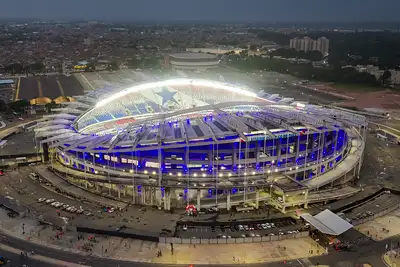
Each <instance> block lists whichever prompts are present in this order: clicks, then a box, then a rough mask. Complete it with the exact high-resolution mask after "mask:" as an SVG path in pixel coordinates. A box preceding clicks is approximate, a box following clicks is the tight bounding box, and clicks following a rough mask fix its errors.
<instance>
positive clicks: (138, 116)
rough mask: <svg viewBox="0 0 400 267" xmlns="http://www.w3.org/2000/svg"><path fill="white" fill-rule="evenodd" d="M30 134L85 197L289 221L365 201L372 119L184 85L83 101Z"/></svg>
mask: <svg viewBox="0 0 400 267" xmlns="http://www.w3.org/2000/svg"><path fill="white" fill-rule="evenodd" d="M75 98H76V100H77V101H76V102H70V103H67V104H66V105H65V106H64V107H62V108H59V109H56V110H54V111H55V113H54V114H51V115H46V116H44V118H43V119H41V121H40V122H39V123H38V125H37V127H36V129H35V135H36V139H37V141H38V142H40V143H41V144H43V147H46V148H47V147H48V148H49V151H50V160H51V168H52V170H53V171H55V172H56V173H58V174H59V175H65V176H66V177H68V179H69V180H70V181H71V182H73V183H77V184H79V185H82V186H84V187H86V188H88V189H92V190H95V191H97V192H99V193H103V194H108V195H111V196H113V197H116V198H125V199H129V200H130V201H131V202H133V203H135V204H142V205H155V206H158V207H160V208H164V209H165V210H170V209H171V208H185V207H187V206H192V205H193V206H195V207H196V208H197V209H200V208H211V207H218V208H224V209H225V208H226V209H228V210H230V209H231V208H233V207H235V208H237V209H238V208H253V207H254V208H259V207H260V205H261V203H264V202H265V203H267V202H269V204H271V205H273V206H275V207H276V208H278V209H279V210H281V211H282V212H287V211H288V209H291V208H297V207H300V206H301V207H307V206H308V204H311V203H317V202H326V201H329V200H333V199H339V198H345V197H348V196H350V195H352V194H355V193H357V192H358V191H359V189H358V188H353V187H352V181H353V180H354V179H356V178H357V176H358V174H359V171H360V168H361V164H362V157H363V152H364V147H365V133H366V119H365V117H363V116H360V115H356V114H353V113H348V112H344V111H342V110H338V109H334V108H328V107H322V106H317V105H311V104H308V103H300V102H295V101H293V99H290V98H282V97H280V96H278V95H275V94H274V95H270V94H265V93H261V94H257V93H255V92H253V91H252V90H251V89H248V88H244V87H243V86H236V85H231V84H227V83H222V82H217V81H210V80H202V79H188V78H177V79H168V80H160V81H155V82H143V83H138V84H136V85H134V86H131V87H128V88H125V89H114V90H110V89H109V88H108V89H107V90H95V91H92V92H90V93H88V94H86V95H83V96H76V97H75Z"/></svg>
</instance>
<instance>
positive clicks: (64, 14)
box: [0, 0, 400, 22]
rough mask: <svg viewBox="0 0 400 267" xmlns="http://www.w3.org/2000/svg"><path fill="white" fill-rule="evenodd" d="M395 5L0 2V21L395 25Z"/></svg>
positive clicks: (382, 1)
mask: <svg viewBox="0 0 400 267" xmlns="http://www.w3.org/2000/svg"><path fill="white" fill-rule="evenodd" d="M399 10H400V0H2V1H1V2H0V18H1V19H8V18H14V19H24V18H34V19H56V20H57V19H58V20H68V19H79V20H107V21H204V22H224V21H229V22H348V21H397V20H400V17H399V16H398V11H399Z"/></svg>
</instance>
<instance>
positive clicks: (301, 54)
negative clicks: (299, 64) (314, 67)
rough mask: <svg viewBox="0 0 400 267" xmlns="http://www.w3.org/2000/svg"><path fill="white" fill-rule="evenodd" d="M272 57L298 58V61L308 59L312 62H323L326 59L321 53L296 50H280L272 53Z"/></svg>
mask: <svg viewBox="0 0 400 267" xmlns="http://www.w3.org/2000/svg"><path fill="white" fill-rule="evenodd" d="M270 56H280V57H283V58H298V59H300V58H301V59H307V60H311V61H321V60H323V59H324V56H323V55H322V53H321V52H320V51H297V50H296V49H294V48H290V49H286V48H279V49H277V50H275V51H272V52H271V53H270Z"/></svg>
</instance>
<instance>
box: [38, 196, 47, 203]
mask: <svg viewBox="0 0 400 267" xmlns="http://www.w3.org/2000/svg"><path fill="white" fill-rule="evenodd" d="M44 201H46V198H45V197H41V198H39V199H38V202H39V203H42V202H44Z"/></svg>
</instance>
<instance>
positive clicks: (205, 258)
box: [0, 210, 325, 264]
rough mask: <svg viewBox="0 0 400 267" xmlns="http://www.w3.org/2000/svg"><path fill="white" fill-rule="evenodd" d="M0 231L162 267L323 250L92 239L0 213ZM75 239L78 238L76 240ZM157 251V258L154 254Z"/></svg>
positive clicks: (280, 244) (300, 243)
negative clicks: (159, 254)
mask: <svg viewBox="0 0 400 267" xmlns="http://www.w3.org/2000/svg"><path fill="white" fill-rule="evenodd" d="M0 221H1V228H2V231H3V232H5V233H6V234H11V235H13V236H16V237H18V238H21V239H24V240H27V241H30V242H35V243H39V244H42V245H46V246H50V247H53V248H60V249H61V248H62V249H63V250H67V251H71V252H74V253H79V254H91V255H95V256H101V257H107V258H115V259H119V260H127V261H138V262H153V263H165V264H239V263H240V264H243V263H261V262H275V261H284V260H290V259H298V258H308V257H311V256H318V255H322V254H323V253H324V252H325V250H324V249H323V248H322V247H321V246H320V245H318V244H317V243H316V242H314V241H313V240H312V239H311V238H300V239H290V240H282V241H275V242H264V243H250V244H224V245H217V244H215V245H208V244H207V245H206V244H202V245H192V244H181V245H180V244H174V245H173V249H171V245H170V244H161V243H156V242H150V241H141V240H134V239H124V238H118V237H105V236H95V235H90V234H83V235H81V236H80V237H79V233H77V232H75V231H65V232H63V234H62V235H61V234H60V231H59V230H56V229H54V228H52V227H50V226H46V225H38V223H37V222H36V221H35V220H33V219H29V218H24V219H13V218H9V217H8V216H7V214H6V212H5V211H3V210H0ZM78 237H79V238H78ZM159 250H160V251H161V254H162V255H161V257H158V256H157V252H158V251H159Z"/></svg>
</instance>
